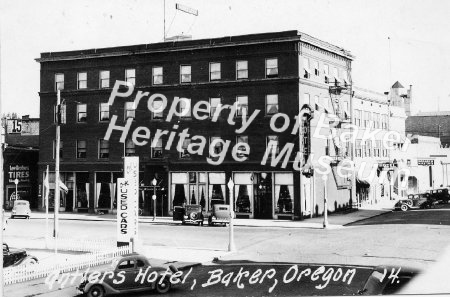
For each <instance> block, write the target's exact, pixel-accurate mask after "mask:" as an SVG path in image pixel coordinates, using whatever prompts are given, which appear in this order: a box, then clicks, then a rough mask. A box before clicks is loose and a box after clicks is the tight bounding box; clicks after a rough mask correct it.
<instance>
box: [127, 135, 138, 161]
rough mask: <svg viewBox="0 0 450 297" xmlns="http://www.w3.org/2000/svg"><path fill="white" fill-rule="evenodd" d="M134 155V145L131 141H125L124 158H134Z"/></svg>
mask: <svg viewBox="0 0 450 297" xmlns="http://www.w3.org/2000/svg"><path fill="white" fill-rule="evenodd" d="M135 154H136V145H135V144H134V142H133V140H132V139H127V141H126V142H125V156H126V157H129V156H134V155H135Z"/></svg>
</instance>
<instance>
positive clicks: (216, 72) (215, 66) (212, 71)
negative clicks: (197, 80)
mask: <svg viewBox="0 0 450 297" xmlns="http://www.w3.org/2000/svg"><path fill="white" fill-rule="evenodd" d="M220 78H221V71H220V63H209V80H219V79H220Z"/></svg>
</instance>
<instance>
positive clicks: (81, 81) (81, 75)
mask: <svg viewBox="0 0 450 297" xmlns="http://www.w3.org/2000/svg"><path fill="white" fill-rule="evenodd" d="M77 81H78V84H77V87H78V90H80V89H86V88H87V72H78V79H77Z"/></svg>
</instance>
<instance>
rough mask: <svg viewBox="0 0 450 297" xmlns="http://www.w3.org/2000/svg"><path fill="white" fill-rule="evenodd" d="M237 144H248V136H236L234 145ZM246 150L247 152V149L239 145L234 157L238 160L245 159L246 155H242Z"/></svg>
mask: <svg viewBox="0 0 450 297" xmlns="http://www.w3.org/2000/svg"><path fill="white" fill-rule="evenodd" d="M239 143H246V144H248V136H246V135H238V136H236V144H239ZM246 150H247V149H246V147H245V146H243V145H239V146H238V147H237V153H236V155H237V156H238V157H239V158H242V157H246V156H247V155H245V154H243V153H242V152H243V151H246Z"/></svg>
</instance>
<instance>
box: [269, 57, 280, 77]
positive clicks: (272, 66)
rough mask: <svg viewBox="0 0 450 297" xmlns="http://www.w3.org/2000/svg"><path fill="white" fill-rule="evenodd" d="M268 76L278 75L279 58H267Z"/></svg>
mask: <svg viewBox="0 0 450 297" xmlns="http://www.w3.org/2000/svg"><path fill="white" fill-rule="evenodd" d="M266 77H267V78H270V77H278V59H277V58H275V59H266Z"/></svg>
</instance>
